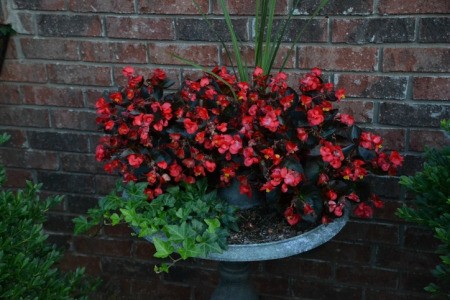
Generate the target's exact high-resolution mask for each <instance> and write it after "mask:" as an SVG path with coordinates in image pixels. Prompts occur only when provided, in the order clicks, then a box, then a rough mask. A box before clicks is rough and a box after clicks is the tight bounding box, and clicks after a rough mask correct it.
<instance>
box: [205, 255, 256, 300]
mask: <svg viewBox="0 0 450 300" xmlns="http://www.w3.org/2000/svg"><path fill="white" fill-rule="evenodd" d="M219 274H220V283H219V285H218V286H217V288H216V290H215V291H214V293H213V295H212V297H211V300H228V299H233V300H257V299H259V297H258V294H257V293H256V291H255V289H254V288H253V286H252V284H251V282H250V280H249V279H250V278H249V277H250V263H248V262H228V261H222V262H220V263H219Z"/></svg>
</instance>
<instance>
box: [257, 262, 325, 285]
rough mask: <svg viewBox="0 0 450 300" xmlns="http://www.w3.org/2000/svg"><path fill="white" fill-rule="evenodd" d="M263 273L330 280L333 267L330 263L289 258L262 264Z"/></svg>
mask: <svg viewBox="0 0 450 300" xmlns="http://www.w3.org/2000/svg"><path fill="white" fill-rule="evenodd" d="M264 271H266V272H268V273H269V274H274V275H280V276H285V277H287V276H289V277H300V276H301V277H308V278H309V277H310V278H317V279H322V280H327V279H332V277H333V267H332V264H331V263H330V262H326V261H317V260H309V259H301V258H300V257H290V258H286V259H284V260H282V261H281V260H269V261H266V262H265V263H264Z"/></svg>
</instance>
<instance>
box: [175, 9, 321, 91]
mask: <svg viewBox="0 0 450 300" xmlns="http://www.w3.org/2000/svg"><path fill="white" fill-rule="evenodd" d="M192 1H193V3H194V4H195V5H196V7H197V10H198V11H199V12H200V13H201V14H202V15H203V18H204V20H205V21H206V23H207V24H208V25H209V27H210V29H211V30H212V31H213V32H214V33H215V35H216V36H217V38H218V39H219V40H220V42H221V44H222V46H223V49H224V50H225V51H226V55H227V57H228V60H229V63H230V64H231V65H232V68H233V71H234V73H235V74H236V75H238V78H239V80H240V81H245V82H249V78H248V75H249V74H250V70H249V67H250V66H249V63H248V62H247V61H245V58H244V57H243V55H242V54H241V52H240V49H241V48H242V43H241V42H240V41H239V40H238V37H237V34H236V31H235V30H234V27H233V23H232V21H231V16H230V13H229V10H228V7H227V4H226V1H225V0H220V1H218V2H219V4H220V7H221V9H222V11H223V15H224V18H225V23H226V26H227V29H228V32H229V33H230V37H231V46H232V48H233V58H234V62H235V63H236V66H234V65H233V59H232V55H231V54H230V52H229V50H228V47H227V46H226V45H225V42H224V41H223V40H222V38H221V37H220V35H219V34H218V33H217V32H216V30H215V28H214V27H213V26H212V23H211V22H210V21H209V19H208V17H207V15H205V14H204V13H202V12H201V10H200V6H199V5H198V3H197V1H196V0H192ZM299 2H300V0H296V1H295V3H294V7H296V6H297V5H298V3H299ZM328 2H329V0H321V1H320V3H319V4H318V6H317V8H316V10H315V11H314V12H313V14H312V15H311V16H310V18H309V20H308V22H307V23H306V24H305V25H304V26H302V28H299V30H298V32H297V35H296V37H295V39H294V41H293V42H292V45H291V47H290V49H289V51H288V53H287V55H286V56H285V57H284V59H283V63H282V65H281V68H280V71H282V70H283V69H284V66H285V65H286V62H287V61H288V59H289V58H290V56H291V55H292V54H293V50H294V47H295V45H296V44H297V43H298V41H299V39H300V37H301V35H302V34H303V32H304V30H305V28H306V26H307V25H308V24H309V22H310V21H311V20H312V19H313V18H314V17H315V16H317V15H318V13H319V12H320V11H321V10H322V9H323V8H324V6H325V5H326V4H327V3H328ZM255 6H256V9H255V39H254V43H255V57H254V61H255V66H251V67H256V66H259V67H261V68H262V69H263V70H264V75H269V74H270V73H271V71H272V68H273V64H274V62H275V59H276V57H277V55H278V50H279V48H280V45H281V43H282V40H283V37H284V34H285V32H286V29H287V26H288V24H289V22H290V20H291V18H292V16H293V14H294V9H292V10H291V11H290V12H289V14H288V15H287V17H286V18H283V20H282V22H281V23H280V24H279V26H276V22H277V19H276V17H275V8H276V0H256V3H255ZM174 56H175V57H176V58H178V59H180V60H182V61H184V62H187V63H190V64H191V65H192V66H194V67H198V66H197V65H196V64H195V63H192V62H190V61H187V60H185V59H182V58H181V57H179V56H177V55H174ZM235 67H236V68H237V72H236V70H235ZM200 69H202V70H204V68H201V67H200Z"/></svg>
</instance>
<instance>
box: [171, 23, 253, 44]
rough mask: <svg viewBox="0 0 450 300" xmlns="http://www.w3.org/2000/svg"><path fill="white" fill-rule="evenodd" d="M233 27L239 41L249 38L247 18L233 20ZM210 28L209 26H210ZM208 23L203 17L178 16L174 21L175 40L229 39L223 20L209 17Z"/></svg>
mask: <svg viewBox="0 0 450 300" xmlns="http://www.w3.org/2000/svg"><path fill="white" fill-rule="evenodd" d="M232 22H233V27H234V31H235V33H236V36H237V38H238V40H239V41H241V42H244V41H248V40H249V36H248V29H247V23H248V20H247V19H238V20H233V21H232ZM209 24H210V25H211V26H212V28H211V26H210V25H209ZM209 24H208V23H206V21H205V20H204V19H193V18H180V19H177V21H176V22H175V26H176V36H177V40H183V41H208V42H211V41H220V40H222V41H231V37H230V33H229V31H228V27H227V25H226V23H225V20H222V19H211V20H210V21H209ZM219 38H220V39H219Z"/></svg>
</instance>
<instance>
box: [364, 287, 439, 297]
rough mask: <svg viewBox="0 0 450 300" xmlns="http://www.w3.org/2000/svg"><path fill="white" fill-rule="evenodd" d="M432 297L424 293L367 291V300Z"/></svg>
mask: <svg viewBox="0 0 450 300" xmlns="http://www.w3.org/2000/svg"><path fill="white" fill-rule="evenodd" d="M429 296H430V294H429V293H426V292H425V291H423V293H422V294H417V293H408V292H405V291H404V290H386V289H366V298H365V299H366V300H379V299H383V300H423V299H427V298H428V297H429Z"/></svg>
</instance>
